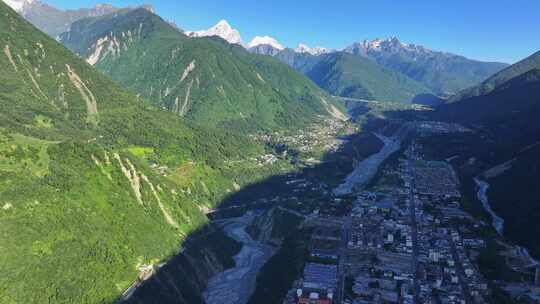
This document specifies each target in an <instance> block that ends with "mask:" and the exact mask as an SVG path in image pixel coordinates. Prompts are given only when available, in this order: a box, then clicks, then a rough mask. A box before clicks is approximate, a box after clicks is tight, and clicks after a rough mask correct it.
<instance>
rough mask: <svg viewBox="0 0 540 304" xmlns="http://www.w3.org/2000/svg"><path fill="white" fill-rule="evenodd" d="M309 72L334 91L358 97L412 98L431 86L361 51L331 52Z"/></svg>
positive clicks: (395, 99) (383, 98)
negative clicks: (356, 53) (361, 53)
mask: <svg viewBox="0 0 540 304" xmlns="http://www.w3.org/2000/svg"><path fill="white" fill-rule="evenodd" d="M321 57H322V58H321V59H320V60H319V61H318V63H317V64H315V65H314V66H313V67H312V68H311V69H310V70H309V71H308V72H307V73H306V75H308V77H309V78H311V79H312V80H313V81H314V82H315V83H317V84H318V85H319V86H320V87H322V88H323V89H325V90H327V91H328V92H330V93H331V94H333V95H336V96H341V97H351V98H358V99H369V100H380V101H394V102H411V101H412V100H413V99H414V97H415V96H417V95H419V94H423V93H430V90H429V89H427V88H426V87H424V86H423V85H421V84H420V83H418V82H416V81H414V80H413V79H411V78H409V77H407V76H405V75H403V74H400V73H398V72H394V71H391V70H389V69H386V68H384V67H383V66H380V65H378V64H377V63H375V62H373V61H371V60H370V59H367V58H364V57H362V56H358V55H351V54H348V53H344V52H337V53H331V54H328V55H324V56H321Z"/></svg>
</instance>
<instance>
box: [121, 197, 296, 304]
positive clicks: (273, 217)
mask: <svg viewBox="0 0 540 304" xmlns="http://www.w3.org/2000/svg"><path fill="white" fill-rule="evenodd" d="M300 221H301V218H300V217H298V216H297V215H295V214H293V213H291V212H289V211H287V210H283V209H281V208H278V207H277V208H272V209H270V210H267V211H265V212H263V213H262V214H260V215H258V216H256V217H255V219H254V220H253V221H252V222H251V224H249V226H248V227H247V228H246V231H247V232H248V233H249V234H250V235H251V237H252V238H253V239H254V240H256V241H259V242H261V243H264V244H272V245H274V246H279V245H280V244H281V241H282V240H283V238H284V237H285V236H286V235H287V232H288V231H291V230H292V229H293V227H295V226H296V225H298V224H299V222H300ZM241 247H242V245H241V244H240V243H239V242H237V241H235V240H233V239H232V238H230V237H228V236H227V235H226V233H225V232H224V231H223V230H222V229H221V228H217V226H215V225H214V224H211V225H210V226H208V227H206V228H205V229H203V230H201V231H199V232H197V233H196V234H194V235H193V236H191V237H190V240H189V241H187V244H186V245H185V248H186V249H185V250H184V251H182V252H181V253H179V254H178V255H176V256H174V257H173V258H171V259H170V260H169V261H168V262H167V263H166V264H165V265H163V266H162V267H161V268H159V269H158V270H157V271H156V272H155V273H154V274H153V275H152V276H151V277H150V278H149V279H148V280H146V281H144V282H143V283H142V284H141V285H140V286H139V287H138V288H136V290H135V291H134V292H133V293H132V294H131V295H130V296H129V297H128V298H127V299H121V300H119V302H120V303H125V304H149V303H156V304H157V303H159V304H169V303H175V304H178V303H180V304H183V303H185V304H197V303H204V300H203V292H204V291H205V290H206V288H207V287H208V281H209V280H210V279H211V278H213V277H214V276H216V275H217V274H219V273H222V272H224V271H225V270H226V269H229V268H232V267H234V266H235V261H234V259H233V257H234V256H235V255H236V254H238V253H239V252H240V250H241Z"/></svg>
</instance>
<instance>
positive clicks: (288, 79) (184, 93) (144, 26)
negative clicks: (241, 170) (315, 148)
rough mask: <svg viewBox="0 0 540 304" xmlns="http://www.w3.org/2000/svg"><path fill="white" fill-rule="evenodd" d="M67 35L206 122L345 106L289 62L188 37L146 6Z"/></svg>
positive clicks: (238, 124) (255, 124)
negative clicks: (288, 63) (298, 71)
mask: <svg viewBox="0 0 540 304" xmlns="http://www.w3.org/2000/svg"><path fill="white" fill-rule="evenodd" d="M61 40H62V42H63V43H64V44H65V45H66V46H67V47H68V48H70V49H71V50H73V51H74V52H76V53H78V54H80V55H81V56H82V57H83V58H86V59H87V60H88V61H89V62H90V63H92V64H95V66H96V67H97V68H98V69H100V70H102V71H103V72H105V73H106V74H108V75H110V76H111V77H112V78H113V79H114V80H116V81H117V82H119V83H120V84H121V85H123V86H124V87H126V88H127V89H129V90H130V91H132V92H133V93H135V94H138V95H140V96H142V97H144V98H145V99H147V100H149V101H150V102H152V103H154V104H156V105H158V106H160V107H164V108H166V109H168V110H169V111H171V112H174V113H176V114H177V115H179V116H183V117H186V118H188V119H189V120H191V121H194V122H195V123H197V124H201V125H204V126H210V127H220V128H222V127H223V128H228V129H235V130H241V131H244V132H245V131H246V130H248V131H253V130H260V129H276V128H289V127H292V126H302V125H305V124H307V123H308V122H311V121H313V119H314V118H315V117H316V116H317V115H330V114H339V113H337V112H338V111H340V110H339V109H338V108H339V105H337V103H334V100H333V99H332V98H330V97H329V96H328V95H327V94H325V93H324V92H323V91H322V90H320V89H319V88H318V87H317V86H316V85H314V84H313V83H312V82H310V81H309V80H308V79H307V78H305V77H304V76H302V75H301V74H299V73H297V72H296V71H294V70H293V69H292V68H290V67H288V66H287V65H285V64H283V63H280V62H278V61H277V60H275V59H272V58H268V57H266V56H259V55H255V54H250V53H248V52H247V51H246V50H245V49H243V48H242V47H240V46H237V45H230V44H228V43H226V42H225V41H224V40H222V39H220V38H199V39H194V38H189V37H187V36H185V35H184V34H182V33H181V32H179V31H178V30H176V29H175V28H174V27H172V26H171V25H170V24H168V23H167V22H165V21H164V20H162V19H161V18H159V17H158V16H156V15H154V14H152V13H151V12H149V11H148V10H145V9H135V10H124V11H121V12H119V13H116V14H112V15H107V16H103V17H97V18H88V19H83V20H81V21H78V22H76V23H74V24H73V25H72V27H71V31H70V32H67V33H65V34H63V35H62V37H61Z"/></svg>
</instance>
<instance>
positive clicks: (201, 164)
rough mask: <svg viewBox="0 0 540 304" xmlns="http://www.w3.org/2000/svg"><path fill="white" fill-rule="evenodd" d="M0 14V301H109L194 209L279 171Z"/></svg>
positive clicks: (248, 148) (179, 234)
mask: <svg viewBox="0 0 540 304" xmlns="http://www.w3.org/2000/svg"><path fill="white" fill-rule="evenodd" d="M0 15H1V16H2V17H1V18H0V69H1V70H2V71H3V72H2V73H1V74H0V244H2V245H1V246H0V268H1V269H2V271H3V275H2V277H1V278H0V303H7V304H12V303H41V302H50V303H110V302H112V301H114V300H115V299H117V298H118V296H119V295H121V294H122V292H123V291H124V290H125V289H126V288H127V287H128V286H129V285H130V284H132V283H133V282H134V281H135V280H136V279H137V277H138V276H139V275H140V274H141V275H143V274H144V273H145V269H146V271H147V270H148V269H150V268H151V267H155V266H156V265H158V264H159V263H160V262H162V261H164V260H166V259H168V258H169V257H170V256H171V255H173V254H175V253H176V252H178V251H179V250H180V248H181V246H182V242H183V239H184V238H185V237H186V236H187V235H189V234H190V233H192V232H193V231H196V230H197V229H199V228H200V227H202V226H203V225H205V224H206V217H205V216H204V213H203V211H204V210H206V209H208V208H212V207H213V206H214V205H215V204H217V203H219V201H220V200H221V199H223V198H224V197H226V196H227V195H228V194H229V192H231V191H234V190H235V189H237V188H238V187H241V186H243V185H245V184H247V183H250V182H252V181H254V180H258V179H261V178H264V176H265V175H268V174H272V173H273V171H272V170H279V166H276V168H274V167H262V168H261V167H257V171H256V172H255V170H253V168H255V167H256V164H255V163H254V161H252V159H253V158H254V157H256V156H258V155H260V154H262V153H264V147H262V146H260V145H258V144H256V143H254V142H253V141H251V140H250V139H249V138H247V137H244V136H242V135H237V134H236V133H231V132H228V130H210V129H204V128H201V127H200V126H194V125H192V124H191V123H189V122H185V121H182V119H181V118H179V117H178V115H175V114H174V113H170V112H169V111H165V110H162V109H158V108H156V107H154V106H152V105H150V104H148V103H145V102H143V101H142V100H140V99H139V98H137V97H135V96H134V95H132V94H130V93H128V92H126V91H125V90H124V89H122V88H121V87H120V86H118V85H116V84H115V83H113V82H112V81H111V80H110V79H109V78H108V77H107V76H105V75H103V74H102V73H100V72H98V71H96V70H95V69H93V68H92V67H91V66H90V65H88V64H87V63H85V62H84V61H82V60H81V59H80V58H78V57H77V56H75V55H74V54H72V53H71V52H70V51H69V50H67V49H65V48H64V47H62V46H61V45H59V44H58V43H57V42H56V41H54V40H52V39H51V38H49V37H48V36H46V35H45V34H43V33H41V32H39V31H38V30H36V29H35V28H33V27H32V26H31V25H30V24H29V23H28V22H26V21H24V20H22V19H21V18H20V17H19V16H18V15H17V14H16V13H15V12H14V11H12V10H11V9H10V8H9V7H8V6H6V5H5V4H4V3H3V2H0ZM234 162H238V163H239V164H240V165H233V163H234ZM284 166H285V167H284V168H285V169H287V166H286V165H284Z"/></svg>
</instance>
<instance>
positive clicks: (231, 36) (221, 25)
mask: <svg viewBox="0 0 540 304" xmlns="http://www.w3.org/2000/svg"><path fill="white" fill-rule="evenodd" d="M186 34H187V35H188V36H190V37H211V36H218V37H221V38H223V39H225V40H226V41H228V42H229V43H232V44H240V45H242V44H243V43H242V37H241V36H240V32H239V31H238V30H236V29H233V28H232V27H231V25H230V24H229V23H228V22H227V20H220V21H219V22H218V23H217V24H216V25H214V26H213V27H211V28H209V29H208V30H202V31H197V32H186Z"/></svg>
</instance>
